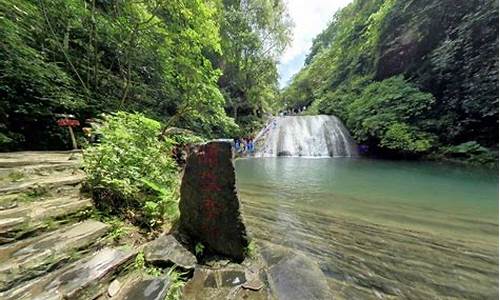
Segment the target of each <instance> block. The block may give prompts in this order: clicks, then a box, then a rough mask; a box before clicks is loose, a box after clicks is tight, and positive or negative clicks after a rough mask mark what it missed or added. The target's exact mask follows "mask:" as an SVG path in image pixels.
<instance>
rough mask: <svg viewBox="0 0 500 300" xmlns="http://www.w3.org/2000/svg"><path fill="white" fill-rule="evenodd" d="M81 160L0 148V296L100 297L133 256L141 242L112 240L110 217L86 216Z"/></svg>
mask: <svg viewBox="0 0 500 300" xmlns="http://www.w3.org/2000/svg"><path fill="white" fill-rule="evenodd" d="M80 160H81V154H80V153H78V152H15V153H0V299H6V300H10V299H12V300H14V299H15V300H17V299H94V298H97V297H99V296H101V295H103V294H105V293H106V291H107V289H108V286H109V283H110V282H111V281H112V280H113V279H114V278H115V277H117V275H118V274H120V273H121V272H124V271H126V270H127V268H128V267H129V266H130V264H131V263H132V262H133V260H134V258H135V255H136V254H137V250H136V249H131V248H130V247H128V248H126V247H122V248H116V247H115V248H113V247H108V246H107V241H108V240H109V238H108V236H107V235H108V233H109V231H110V227H111V226H110V225H107V224H105V223H102V222H99V221H96V220H92V219H86V218H87V216H89V215H90V214H89V213H88V212H89V211H90V210H91V209H92V201H91V199H89V198H88V197H85V196H82V195H80V186H81V183H82V181H83V180H84V178H85V176H84V173H83V171H82V170H81V169H80V165H79V164H80ZM127 295H128V293H127V292H126V291H123V292H122V295H121V296H116V297H113V298H112V299H126V296H127Z"/></svg>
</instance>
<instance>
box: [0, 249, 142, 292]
mask: <svg viewBox="0 0 500 300" xmlns="http://www.w3.org/2000/svg"><path fill="white" fill-rule="evenodd" d="M136 254H137V252H136V251H133V250H125V249H114V248H104V249H102V250H100V251H98V252H96V253H94V254H92V255H90V256H87V257H85V258H82V259H80V260H78V261H76V262H74V263H72V264H70V265H69V266H67V267H65V268H62V269H59V270H56V271H54V272H52V273H49V274H46V275H45V276H42V277H38V278H35V279H33V280H31V281H29V282H26V283H24V284H22V285H19V286H16V287H14V288H12V289H10V290H7V291H4V292H0V299H5V300H24V299H33V300H42V299H43V300H52V299H54V300H56V299H57V300H59V299H72V300H73V299H95V298H97V297H98V296H99V295H100V294H102V293H103V292H104V291H105V287H107V285H108V283H109V281H111V279H112V278H113V275H115V274H116V273H118V272H120V271H121V270H123V269H124V268H125V267H126V266H127V265H129V263H131V262H132V261H133V259H134V257H135V255H136Z"/></svg>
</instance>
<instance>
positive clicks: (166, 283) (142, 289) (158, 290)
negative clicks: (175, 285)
mask: <svg viewBox="0 0 500 300" xmlns="http://www.w3.org/2000/svg"><path fill="white" fill-rule="evenodd" d="M170 285H171V282H170V279H169V278H168V277H158V278H150V279H144V280H140V281H137V282H135V283H133V284H132V286H131V287H129V288H127V289H126V290H125V291H124V292H122V293H120V294H119V295H118V296H116V297H114V298H113V299H118V300H138V299H140V300H164V299H165V297H166V296H167V293H168V290H169V288H170Z"/></svg>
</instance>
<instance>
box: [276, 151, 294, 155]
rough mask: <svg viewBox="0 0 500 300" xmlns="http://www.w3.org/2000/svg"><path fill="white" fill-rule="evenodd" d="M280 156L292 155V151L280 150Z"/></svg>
mask: <svg viewBox="0 0 500 300" xmlns="http://www.w3.org/2000/svg"><path fill="white" fill-rule="evenodd" d="M278 156H292V153H291V152H290V151H280V152H278Z"/></svg>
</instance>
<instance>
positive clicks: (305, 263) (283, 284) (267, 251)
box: [260, 243, 332, 300]
mask: <svg viewBox="0 0 500 300" xmlns="http://www.w3.org/2000/svg"><path fill="white" fill-rule="evenodd" d="M260 248H261V253H262V256H263V258H264V260H265V261H266V263H267V265H268V268H269V269H268V275H269V283H270V286H271V290H272V291H273V294H274V295H275V296H276V297H277V298H278V299H283V300H302V299H332V295H331V293H330V291H329V287H328V283H327V281H326V277H325V275H324V274H323V272H322V271H321V269H320V267H319V265H318V264H317V263H316V262H315V261H314V260H312V259H310V258H308V257H307V256H305V255H303V254H301V253H299V252H295V251H292V250H290V249H287V248H284V247H281V246H278V245H274V244H271V243H261V247H260Z"/></svg>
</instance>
